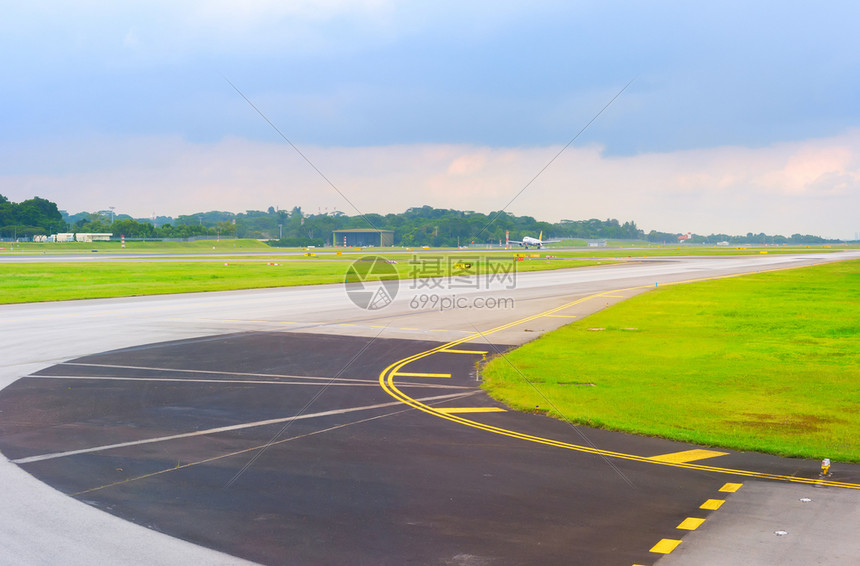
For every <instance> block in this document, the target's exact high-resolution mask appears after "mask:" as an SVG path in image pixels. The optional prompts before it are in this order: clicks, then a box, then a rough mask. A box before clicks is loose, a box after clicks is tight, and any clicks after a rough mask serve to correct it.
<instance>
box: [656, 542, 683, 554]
mask: <svg viewBox="0 0 860 566" xmlns="http://www.w3.org/2000/svg"><path fill="white" fill-rule="evenodd" d="M679 544H681V541H679V540H675V539H671V538H664V539H663V540H661V541H660V542H658V543H657V544H655V545H654V546H653V547H652V548H651V552H657V553H659V554H669V553H670V552H672V551H673V550H675V547H677V546H678V545H679Z"/></svg>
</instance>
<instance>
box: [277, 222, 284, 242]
mask: <svg viewBox="0 0 860 566" xmlns="http://www.w3.org/2000/svg"><path fill="white" fill-rule="evenodd" d="M278 239H279V240H283V239H284V225H283V224H278Z"/></svg>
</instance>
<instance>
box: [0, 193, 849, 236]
mask: <svg viewBox="0 0 860 566" xmlns="http://www.w3.org/2000/svg"><path fill="white" fill-rule="evenodd" d="M346 228H376V229H379V230H393V231H394V243H395V245H398V246H434V247H435V246H456V245H468V244H486V243H494V244H498V243H499V242H504V241H505V232H506V231H507V232H509V234H510V239H512V240H522V238H523V236H532V237H537V236H538V235H539V234H540V233H541V232H543V235H544V238H545V239H549V238H556V239H578V240H601V239H606V240H609V239H612V240H639V241H649V242H655V243H669V244H671V243H676V242H678V236H679V235H680V234H679V233H672V232H658V231H656V230H651V231H650V232H648V233H646V232H645V231H644V230H642V229H640V228H639V227H638V226H636V223H635V222H633V221H627V222H624V223H621V222H619V221H618V220H616V219H613V218H610V219H607V220H598V219H595V218H592V219H591V220H562V221H561V222H556V223H550V222H541V221H538V220H535V219H534V218H533V217H531V216H515V215H513V214H509V213H506V212H491V213H489V214H484V213H481V212H472V211H462V210H452V209H444V208H433V207H430V206H421V207H414V208H410V209H408V210H406V212H402V213H399V214H385V215H381V214H365V215H355V216H348V215H346V214H344V213H342V212H329V213H320V214H305V213H304V212H303V211H302V209H301V208H300V207H293V208H292V210H289V211H286V210H276V209H275V208H274V207H269V209H268V210H267V211H260V210H248V211H246V212H243V213H239V214H235V213H232V212H223V211H214V210H213V211H209V212H200V213H196V214H189V215H182V216H178V217H176V218H172V217H165V216H159V217H157V218H137V219H135V218H132V217H131V216H128V215H125V214H119V215H116V216H114V214H113V213H112V212H111V211H100V212H95V213H90V212H80V213H77V214H74V215H70V214H68V213H67V212H65V211H59V210H58V209H57V205H56V204H54V203H53V202H50V201H48V200H45V199H42V198H39V197H36V198H33V199H30V200H27V201H24V202H21V203H19V204H15V203H12V202H9V200H8V199H6V198H5V197H4V196H2V195H0V237H5V238H12V237H24V238H29V237H32V236H35V235H40V234H54V233H57V232H100V233H111V234H113V235H114V236H117V237H118V236H120V235H124V236H125V237H126V238H189V237H194V236H215V235H219V236H221V237H239V238H257V239H270V240H274V241H272V242H270V243H271V244H272V245H282V246H308V245H314V246H322V245H330V244H331V238H332V232H333V231H334V230H341V229H346ZM836 241H837V240H825V239H824V238H821V237H818V236H812V235H801V234H794V235H792V236H790V237H785V236H778V235H777V236H768V235H766V234H763V233H762V234H752V233H748V234H747V235H745V236H729V235H726V234H712V235H710V236H700V235H693V236H692V237H691V238H690V239H689V240H687V242H689V243H701V244H717V243H720V242H727V243H729V244H733V245H734V244H745V243H747V244H819V243H833V242H836Z"/></svg>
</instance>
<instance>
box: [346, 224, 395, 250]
mask: <svg viewBox="0 0 860 566" xmlns="http://www.w3.org/2000/svg"><path fill="white" fill-rule="evenodd" d="M332 244H333V245H334V246H344V247H347V248H361V247H365V246H379V247H383V246H393V245H394V230H374V229H372V228H352V229H349V230H335V231H334V232H332Z"/></svg>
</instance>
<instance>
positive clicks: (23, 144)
mask: <svg viewBox="0 0 860 566" xmlns="http://www.w3.org/2000/svg"><path fill="white" fill-rule="evenodd" d="M0 6H2V13H3V17H2V19H0V66H2V69H3V88H2V89H0V113H2V114H0V115H2V128H0V194H4V195H6V196H7V197H9V198H10V199H11V200H13V201H20V200H24V199H26V198H30V197H32V196H36V195H37V196H42V197H45V198H49V199H51V200H54V201H55V202H57V203H58V204H59V206H60V208H62V209H65V210H68V211H70V212H73V213H74V212H78V211H81V210H87V211H95V210H100V209H106V208H108V207H109V206H115V207H116V209H117V212H125V213H129V214H132V215H134V216H138V217H141V216H150V215H152V214H153V213H155V214H158V215H177V214H186V213H192V212H197V211H205V210H230V211H233V212H242V211H244V210H247V209H266V208H268V207H269V206H276V207H280V208H292V207H293V206H301V207H302V208H303V209H304V210H305V211H306V212H317V211H326V210H333V209H338V210H342V211H344V212H346V213H348V214H354V213H355V212H356V211H355V209H353V208H352V206H350V204H349V203H348V202H347V201H346V200H345V199H344V198H343V197H342V196H341V195H340V194H338V192H337V191H336V190H335V189H334V188H332V187H331V186H330V185H329V184H328V183H327V182H326V181H325V180H324V179H323V178H322V177H321V176H320V175H319V174H318V173H317V172H316V171H314V169H313V168H311V166H310V165H308V163H307V162H306V161H305V160H304V159H303V158H302V157H301V156H300V155H299V154H298V153H296V151H294V150H293V149H292V148H291V147H290V146H289V145H288V144H287V143H286V142H285V141H284V140H283V139H282V138H281V137H280V136H279V135H278V133H277V132H276V131H275V130H274V129H273V128H272V127H271V126H270V125H269V124H268V123H266V121H265V120H264V119H263V118H262V117H261V116H260V115H259V114H257V113H256V112H255V110H254V109H253V108H252V107H251V106H250V105H249V104H248V103H247V102H246V101H245V100H244V99H243V98H242V97H241V96H240V95H239V94H238V93H237V92H236V90H234V89H233V87H231V86H230V84H229V82H228V80H229V81H230V82H232V83H233V84H235V85H236V87H238V89H239V90H240V91H241V92H242V93H243V94H244V95H245V96H247V98H248V99H249V100H250V101H251V102H252V103H253V104H254V105H255V106H256V107H257V108H259V110H260V111H261V112H262V113H263V114H264V115H265V116H266V117H267V118H268V119H269V120H270V121H271V122H272V124H274V125H275V126H277V128H278V129H279V130H280V131H281V132H282V133H283V134H284V135H285V136H286V137H287V138H289V140H290V141H291V142H293V143H294V144H295V145H296V146H297V147H298V148H299V149H300V150H301V151H302V152H303V153H304V155H305V156H307V158H308V159H309V160H310V161H311V162H312V163H313V164H314V165H315V166H316V167H317V168H318V169H319V170H320V171H321V172H323V173H324V174H325V176H326V177H327V178H328V179H330V180H331V182H332V183H333V184H334V185H335V186H336V187H337V189H338V190H339V191H340V192H341V193H343V195H345V196H346V197H347V198H348V199H349V201H351V202H352V203H353V204H354V205H355V207H357V208H358V209H359V210H360V211H361V212H380V213H386V212H401V211H403V210H405V209H406V208H408V207H411V206H421V205H425V204H428V205H431V206H436V207H444V208H457V209H465V210H476V211H481V212H489V211H492V210H498V209H500V208H502V207H504V206H505V205H507V204H508V202H509V201H510V200H511V199H512V198H514V196H515V195H516V194H517V193H518V192H519V191H520V190H521V189H523V187H525V186H526V184H527V183H529V181H530V180H531V179H532V178H533V177H534V176H535V175H536V174H537V173H538V172H539V171H541V169H542V168H543V167H544V166H545V165H546V164H547V163H548V162H549V161H550V160H551V159H552V158H553V157H554V156H555V155H556V154H558V152H559V150H561V149H562V148H563V147H564V146H565V144H567V143H568V142H569V141H570V140H571V139H572V138H573V137H574V136H575V135H576V134H577V133H578V132H579V131H580V130H581V129H582V128H583V127H584V126H586V125H587V124H588V123H589V121H591V120H592V119H593V118H594V117H595V116H596V115H597V114H598V113H599V112H600V111H601V109H602V108H603V107H604V106H605V105H606V104H607V103H608V102H609V101H610V100H612V98H613V97H614V96H615V95H616V94H618V93H619V91H621V90H622V89H623V88H624V86H625V85H626V84H628V83H629V82H630V81H631V80H633V82H632V84H631V85H630V86H629V87H628V88H627V89H626V90H624V92H623V93H622V94H621V95H620V96H619V97H618V98H617V99H616V100H615V101H614V102H613V103H612V104H611V105H610V106H609V107H608V108H607V109H606V110H605V111H604V112H603V113H602V114H600V116H599V117H597V119H596V120H594V122H593V123H592V124H591V125H590V126H589V127H588V128H587V129H586V130H585V131H584V132H583V133H582V134H581V135H580V136H579V137H578V138H577V139H576V141H575V142H574V143H573V144H571V145H570V147H569V148H568V149H567V150H565V151H564V152H563V153H562V154H561V155H560V156H559V157H558V159H556V160H555V161H554V162H553V163H552V165H551V166H550V167H548V168H547V169H546V170H545V171H544V172H543V173H542V174H541V175H540V176H538V178H537V179H536V180H535V181H534V182H533V183H532V184H531V185H530V186H529V187H528V188H527V189H526V190H525V191H523V193H522V195H521V196H520V197H518V198H517V199H516V200H514V202H513V203H512V204H511V205H510V207H509V208H508V210H509V211H510V212H512V213H514V214H517V215H523V214H527V215H531V216H534V217H536V218H539V219H542V220H550V221H557V220H560V219H573V220H579V219H587V218H600V219H605V218H618V219H619V220H621V221H626V220H633V221H635V222H636V223H637V224H638V225H639V227H641V228H644V229H645V230H646V231H647V230H650V229H656V230H661V231H678V232H687V231H692V232H696V233H700V234H708V233H712V232H726V233H730V234H745V233H747V232H750V231H752V232H762V231H763V232H767V233H770V234H773V233H779V234H783V235H790V234H793V233H798V232H799V233H804V234H806V233H812V234H818V235H822V236H826V237H836V238H854V237H855V235H856V234H857V233H858V232H860V213H859V212H858V211H860V39H858V37H860V35H858V34H857V33H856V30H855V27H856V23H857V21H860V4H858V3H856V2H853V1H845V2H823V3H811V2H793V1H785V0H783V1H780V2H755V1H753V2H751V1H749V0H746V1H743V2H734V1H724V2H719V3H714V2H708V3H704V2H698V3H697V2H686V1H679V2H662V1H654V2H633V1H627V2H613V1H607V0H598V1H574V0H568V1H560V2H554V1H546V2H542V1H531V2H509V1H505V0H494V1H474V2H463V1H451V2H449V1H445V0H443V1H435V2H417V1H415V2H398V1H389V0H354V1H347V0H317V1H311V0H307V1H304V0H302V1H290V0H271V1H270V0H244V1H235V2H234V1H229V0H220V1H219V0H200V1H198V0H191V1H182V0H179V1H177V0H172V1H164V2H162V1H159V0H150V1H147V2H136V1H128V2H100V1H83V0H79V1H68V2H64V1H54V2H51V1H38V0H34V1H32V2H6V1H0Z"/></svg>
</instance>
